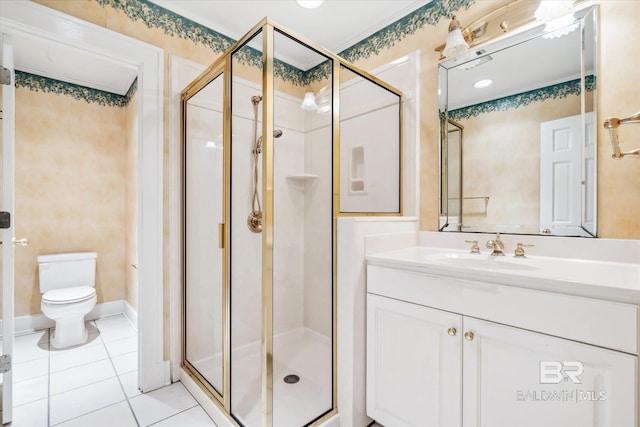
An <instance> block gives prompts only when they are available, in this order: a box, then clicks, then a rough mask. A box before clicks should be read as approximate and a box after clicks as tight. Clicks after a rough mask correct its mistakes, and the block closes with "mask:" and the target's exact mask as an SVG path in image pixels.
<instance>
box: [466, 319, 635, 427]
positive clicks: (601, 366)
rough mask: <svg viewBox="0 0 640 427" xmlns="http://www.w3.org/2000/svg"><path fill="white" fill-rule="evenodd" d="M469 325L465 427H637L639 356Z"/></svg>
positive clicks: (483, 323)
mask: <svg viewBox="0 0 640 427" xmlns="http://www.w3.org/2000/svg"><path fill="white" fill-rule="evenodd" d="M542 315H544V314H542ZM463 323H464V333H465V335H464V336H465V340H464V343H463V345H462V349H463V356H462V357H463V361H464V363H463V365H464V366H463V378H464V380H463V383H464V384H463V389H464V392H463V393H464V394H463V413H464V427H472V426H473V427H478V426H482V427H503V426H517V427H541V426H544V427H592V426H598V427H605V426H637V425H638V424H637V421H638V420H637V419H636V416H637V413H636V404H637V395H636V390H637V388H636V386H637V384H636V381H637V380H636V379H637V377H638V375H637V357H636V356H632V355H629V354H626V353H621V352H617V351H613V350H607V349H603V348H600V347H594V346H591V345H587V344H582V343H578V342H574V341H569V340H564V339H560V338H555V337H551V336H548V335H543V334H539V333H535V332H530V331H526V330H522V329H518V328H513V327H508V326H503V325H499V324H496V323H491V322H486V321H482V320H478V319H474V318H469V317H464V321H463ZM467 333H473V337H471V336H470V335H467Z"/></svg>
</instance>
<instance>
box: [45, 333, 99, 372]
mask: <svg viewBox="0 0 640 427" xmlns="http://www.w3.org/2000/svg"><path fill="white" fill-rule="evenodd" d="M108 357H109V355H108V354H107V349H106V348H104V344H102V341H101V340H100V339H97V340H93V341H91V342H88V343H86V344H84V345H82V346H78V347H73V348H70V349H64V350H57V351H52V352H51V357H50V363H51V365H50V366H51V368H50V369H51V372H58V371H62V370H65V369H69V368H74V367H76V366H80V365H86V364H87V363H92V362H97V361H98V360H103V359H107V358H108Z"/></svg>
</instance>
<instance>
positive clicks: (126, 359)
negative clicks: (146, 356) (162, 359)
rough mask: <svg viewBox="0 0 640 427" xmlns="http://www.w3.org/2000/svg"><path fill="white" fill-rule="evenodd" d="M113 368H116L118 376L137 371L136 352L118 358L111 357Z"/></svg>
mask: <svg viewBox="0 0 640 427" xmlns="http://www.w3.org/2000/svg"><path fill="white" fill-rule="evenodd" d="M111 360H112V361H113V366H114V367H115V368H116V372H117V373H118V375H122V374H126V373H127V372H131V371H135V370H137V369H138V352H137V351H135V352H133V353H126V354H122V355H120V356H115V357H112V358H111Z"/></svg>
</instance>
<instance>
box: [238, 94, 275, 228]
mask: <svg viewBox="0 0 640 427" xmlns="http://www.w3.org/2000/svg"><path fill="white" fill-rule="evenodd" d="M261 101H262V97H261V96H259V95H256V96H252V97H251V103H252V104H253V141H254V144H253V149H252V150H251V152H252V153H253V197H252V200H251V213H250V214H249V217H248V218H247V226H248V227H249V230H251V231H252V232H254V233H260V232H262V207H261V206H260V194H259V193H258V155H259V154H260V153H262V136H260V137H258V104H260V102H261ZM281 136H282V130H280V129H275V130H274V131H273V137H274V138H280V137H281Z"/></svg>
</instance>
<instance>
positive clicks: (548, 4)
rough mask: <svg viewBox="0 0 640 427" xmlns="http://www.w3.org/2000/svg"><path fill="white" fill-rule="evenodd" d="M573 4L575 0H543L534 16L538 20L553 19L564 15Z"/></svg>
mask: <svg viewBox="0 0 640 427" xmlns="http://www.w3.org/2000/svg"><path fill="white" fill-rule="evenodd" d="M571 6H573V0H542V1H541V2H540V5H539V6H538V8H537V9H536V11H535V12H534V14H533V16H534V17H535V18H536V20H537V21H551V20H552V19H554V18H557V17H559V16H562V15H564V14H566V13H567V11H568V10H569V9H570V8H571Z"/></svg>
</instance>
